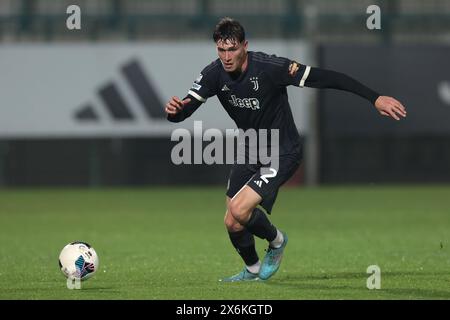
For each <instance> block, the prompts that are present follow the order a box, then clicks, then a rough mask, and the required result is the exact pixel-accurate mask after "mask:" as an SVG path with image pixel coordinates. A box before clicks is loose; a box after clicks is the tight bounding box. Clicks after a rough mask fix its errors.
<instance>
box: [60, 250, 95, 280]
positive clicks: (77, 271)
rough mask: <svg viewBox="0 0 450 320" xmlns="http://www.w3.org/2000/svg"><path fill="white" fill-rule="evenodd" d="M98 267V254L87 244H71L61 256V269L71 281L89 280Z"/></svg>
mask: <svg viewBox="0 0 450 320" xmlns="http://www.w3.org/2000/svg"><path fill="white" fill-rule="evenodd" d="M98 266H99V262H98V255H97V252H95V250H94V248H92V247H91V246H90V245H89V244H88V243H86V242H82V241H75V242H71V243H69V244H68V245H66V246H65V247H64V248H63V249H62V250H61V253H60V254H59V267H60V268H61V271H62V273H63V274H64V275H65V276H66V277H67V278H70V279H80V280H86V279H89V278H90V277H92V276H93V275H94V274H95V273H96V272H97V270H98Z"/></svg>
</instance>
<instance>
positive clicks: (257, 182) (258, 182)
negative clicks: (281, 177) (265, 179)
mask: <svg viewBox="0 0 450 320" xmlns="http://www.w3.org/2000/svg"><path fill="white" fill-rule="evenodd" d="M253 182H254V183H256V185H257V186H258V187H260V188H261V186H262V181H261V180H253Z"/></svg>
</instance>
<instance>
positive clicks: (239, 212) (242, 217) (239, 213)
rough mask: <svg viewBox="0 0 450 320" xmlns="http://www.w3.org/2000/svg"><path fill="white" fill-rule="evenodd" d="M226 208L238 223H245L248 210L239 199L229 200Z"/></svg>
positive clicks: (248, 213)
mask: <svg viewBox="0 0 450 320" xmlns="http://www.w3.org/2000/svg"><path fill="white" fill-rule="evenodd" d="M228 208H229V212H230V213H231V215H232V216H233V218H234V219H235V220H236V221H237V222H239V223H240V224H245V223H246V222H247V221H248V218H249V215H250V212H248V210H246V209H245V207H243V206H242V203H241V202H240V201H236V200H231V202H230V205H229V207H228Z"/></svg>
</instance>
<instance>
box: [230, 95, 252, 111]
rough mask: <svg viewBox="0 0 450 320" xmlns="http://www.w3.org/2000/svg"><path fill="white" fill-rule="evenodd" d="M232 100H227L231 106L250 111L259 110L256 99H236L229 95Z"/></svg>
mask: <svg viewBox="0 0 450 320" xmlns="http://www.w3.org/2000/svg"><path fill="white" fill-rule="evenodd" d="M231 99H232V100H228V101H229V102H230V103H231V104H232V105H233V106H235V107H239V108H248V109H252V110H256V109H259V100H258V99H256V98H242V99H241V98H236V96H235V95H234V94H233V95H231Z"/></svg>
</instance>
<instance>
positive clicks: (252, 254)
mask: <svg viewBox="0 0 450 320" xmlns="http://www.w3.org/2000/svg"><path fill="white" fill-rule="evenodd" d="M228 235H229V236H230V240H231V243H232V244H233V246H234V247H235V248H236V251H237V252H238V253H239V255H240V256H241V257H242V259H243V260H244V262H245V265H247V266H251V265H254V264H255V263H257V262H258V261H259V258H258V254H257V253H256V249H255V238H254V237H253V235H252V234H251V233H250V232H249V231H248V230H247V229H245V228H244V229H242V230H241V231H237V232H230V231H228Z"/></svg>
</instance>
